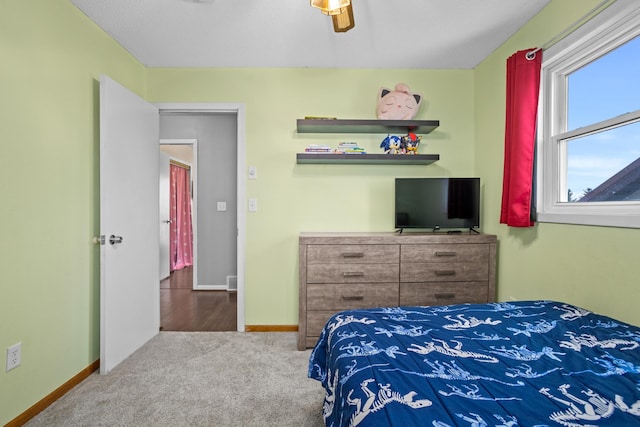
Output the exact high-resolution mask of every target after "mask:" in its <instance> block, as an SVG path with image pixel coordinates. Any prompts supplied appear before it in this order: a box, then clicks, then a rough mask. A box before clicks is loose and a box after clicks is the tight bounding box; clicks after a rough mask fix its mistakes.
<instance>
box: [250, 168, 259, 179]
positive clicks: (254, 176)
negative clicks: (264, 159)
mask: <svg viewBox="0 0 640 427" xmlns="http://www.w3.org/2000/svg"><path fill="white" fill-rule="evenodd" d="M249 179H258V168H256V167H255V166H249Z"/></svg>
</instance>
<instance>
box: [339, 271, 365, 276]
mask: <svg viewBox="0 0 640 427" xmlns="http://www.w3.org/2000/svg"><path fill="white" fill-rule="evenodd" d="M342 276H343V277H362V276H364V272H363V271H345V272H344V273H342Z"/></svg>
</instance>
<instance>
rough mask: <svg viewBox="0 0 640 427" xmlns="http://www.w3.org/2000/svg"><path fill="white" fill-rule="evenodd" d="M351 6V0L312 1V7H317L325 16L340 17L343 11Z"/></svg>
mask: <svg viewBox="0 0 640 427" xmlns="http://www.w3.org/2000/svg"><path fill="white" fill-rule="evenodd" d="M350 5H351V0H311V6H313V7H317V8H318V9H320V10H321V11H322V13H324V14H325V15H339V14H341V13H342V9H344V8H345V7H347V6H350Z"/></svg>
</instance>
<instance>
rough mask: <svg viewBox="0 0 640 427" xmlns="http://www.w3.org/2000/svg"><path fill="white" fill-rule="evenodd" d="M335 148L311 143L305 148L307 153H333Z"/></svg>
mask: <svg viewBox="0 0 640 427" xmlns="http://www.w3.org/2000/svg"><path fill="white" fill-rule="evenodd" d="M332 151H333V149H332V148H331V147H329V146H328V145H317V144H310V145H308V146H307V148H305V149H304V152H305V153H331V152H332Z"/></svg>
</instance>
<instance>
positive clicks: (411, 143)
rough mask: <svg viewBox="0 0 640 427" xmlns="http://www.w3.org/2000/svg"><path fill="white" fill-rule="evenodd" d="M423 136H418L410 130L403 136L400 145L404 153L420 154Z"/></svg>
mask: <svg viewBox="0 0 640 427" xmlns="http://www.w3.org/2000/svg"><path fill="white" fill-rule="evenodd" d="M420 139H422V137H421V136H417V135H416V134H415V133H413V132H409V133H408V134H407V135H406V136H403V137H402V138H401V142H400V147H401V150H402V153H403V154H418V146H419V145H420Z"/></svg>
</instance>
